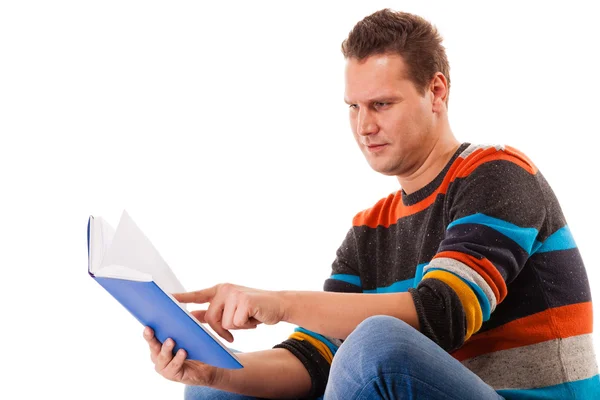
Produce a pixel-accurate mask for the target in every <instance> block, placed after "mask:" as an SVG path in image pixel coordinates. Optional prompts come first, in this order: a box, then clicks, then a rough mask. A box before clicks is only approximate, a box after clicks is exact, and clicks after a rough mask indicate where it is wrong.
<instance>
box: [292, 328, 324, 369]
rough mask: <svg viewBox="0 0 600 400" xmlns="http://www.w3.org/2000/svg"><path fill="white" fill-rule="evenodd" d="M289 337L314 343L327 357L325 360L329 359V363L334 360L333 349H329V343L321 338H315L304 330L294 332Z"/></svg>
mask: <svg viewBox="0 0 600 400" xmlns="http://www.w3.org/2000/svg"><path fill="white" fill-rule="evenodd" d="M289 338H290V339H296V340H306V341H307V342H308V343H310V344H312V345H313V346H314V347H315V348H316V349H317V350H318V351H319V353H321V355H322V356H323V357H324V358H325V360H327V362H328V363H329V364H331V362H332V361H333V354H332V353H331V350H329V347H327V345H326V344H325V343H323V342H321V341H320V340H318V339H315V338H314V337H312V336H310V335H307V334H306V333H304V332H294V333H293V334H291V335H290V337H289Z"/></svg>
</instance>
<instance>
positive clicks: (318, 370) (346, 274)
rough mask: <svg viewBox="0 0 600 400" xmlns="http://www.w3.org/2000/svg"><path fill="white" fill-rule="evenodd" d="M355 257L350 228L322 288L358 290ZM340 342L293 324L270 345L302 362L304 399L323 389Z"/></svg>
mask: <svg viewBox="0 0 600 400" xmlns="http://www.w3.org/2000/svg"><path fill="white" fill-rule="evenodd" d="M356 259H357V258H356V242H355V238H354V233H353V230H352V229H350V230H349V232H348V234H347V235H346V238H345V239H344V241H343V243H342V245H341V246H340V247H339V248H338V250H337V252H336V258H335V260H334V261H333V264H332V271H331V275H330V277H329V278H328V279H327V280H326V281H325V284H324V286H323V290H324V291H328V292H348V293H351V292H355V293H362V289H361V283H360V276H359V274H358V272H357V269H356V267H355V262H356ZM341 344H342V340H340V339H336V338H331V337H328V336H323V335H320V334H319V333H317V332H313V331H310V330H308V329H304V328H302V327H297V328H296V329H295V330H294V332H293V334H292V335H290V337H289V338H288V339H287V340H285V341H284V342H282V343H280V344H278V345H276V346H274V348H283V349H286V350H288V351H289V352H291V353H292V354H293V355H294V356H296V357H297V358H298V359H299V360H300V361H301V362H302V364H303V365H304V367H305V368H306V370H307V371H308V374H309V375H310V378H311V382H312V385H311V391H310V393H309V394H308V396H307V397H306V399H316V398H318V397H319V396H322V395H323V393H324V392H325V387H326V386H327V380H328V377H329V369H330V367H331V363H332V361H333V357H334V356H335V353H336V352H337V349H338V348H339V346H340V345H341Z"/></svg>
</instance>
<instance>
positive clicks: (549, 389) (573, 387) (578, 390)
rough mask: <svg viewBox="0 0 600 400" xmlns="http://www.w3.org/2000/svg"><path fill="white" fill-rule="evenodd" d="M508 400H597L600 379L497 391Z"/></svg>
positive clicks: (597, 377) (596, 377)
mask: <svg viewBox="0 0 600 400" xmlns="http://www.w3.org/2000/svg"><path fill="white" fill-rule="evenodd" d="M497 392H498V394H499V395H501V396H503V397H504V398H505V399H506V400H521V399H532V400H542V399H544V400H546V399H595V398H596V397H595V396H596V395H594V393H596V394H598V393H600V377H599V375H595V376H592V377H591V378H588V379H582V380H580V381H574V382H566V383H561V384H559V385H554V386H546V387H541V388H535V389H519V390H517V389H501V390H498V391H497Z"/></svg>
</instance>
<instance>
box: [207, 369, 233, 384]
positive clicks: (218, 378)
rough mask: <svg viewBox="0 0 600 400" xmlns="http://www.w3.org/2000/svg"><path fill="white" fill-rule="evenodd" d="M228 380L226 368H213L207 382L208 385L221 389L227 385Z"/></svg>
mask: <svg viewBox="0 0 600 400" xmlns="http://www.w3.org/2000/svg"><path fill="white" fill-rule="evenodd" d="M228 381H229V370H228V369H226V368H215V369H214V372H213V375H212V379H211V380H210V382H209V383H208V385H207V386H208V387H211V388H213V389H222V388H225V387H227V382H228Z"/></svg>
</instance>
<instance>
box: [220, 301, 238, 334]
mask: <svg viewBox="0 0 600 400" xmlns="http://www.w3.org/2000/svg"><path fill="white" fill-rule="evenodd" d="M236 309H237V304H236V303H235V301H229V302H227V303H225V308H224V309H223V315H222V316H221V325H222V326H223V328H225V329H235V328H237V326H236V325H235V324H234V323H233V317H234V315H235V312H236Z"/></svg>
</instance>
